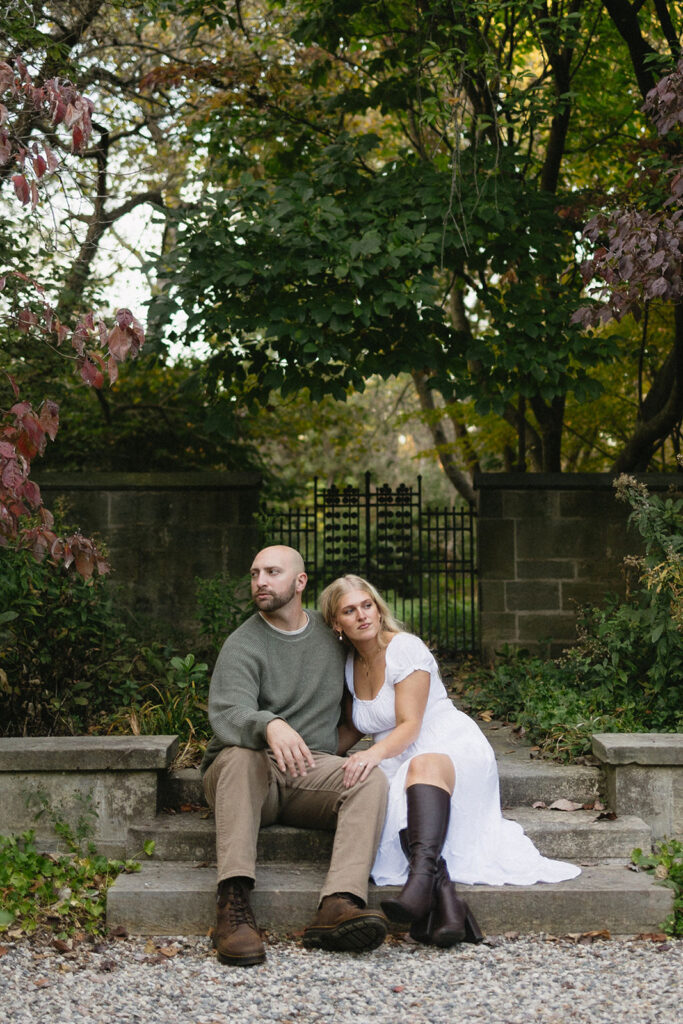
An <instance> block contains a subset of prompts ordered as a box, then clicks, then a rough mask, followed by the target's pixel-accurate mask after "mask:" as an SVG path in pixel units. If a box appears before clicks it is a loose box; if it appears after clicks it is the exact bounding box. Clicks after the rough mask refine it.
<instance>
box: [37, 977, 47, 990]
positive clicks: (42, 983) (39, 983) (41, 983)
mask: <svg viewBox="0 0 683 1024" xmlns="http://www.w3.org/2000/svg"><path fill="white" fill-rule="evenodd" d="M33 984H34V985H35V986H36V988H45V986H46V985H49V984H50V982H49V981H48V980H47V978H36V980H35V981H34V982H33Z"/></svg>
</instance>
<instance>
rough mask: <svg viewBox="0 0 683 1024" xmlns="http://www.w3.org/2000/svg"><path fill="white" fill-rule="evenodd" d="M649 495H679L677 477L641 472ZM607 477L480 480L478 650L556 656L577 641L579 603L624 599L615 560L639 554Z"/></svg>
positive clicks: (490, 476)
mask: <svg viewBox="0 0 683 1024" xmlns="http://www.w3.org/2000/svg"><path fill="white" fill-rule="evenodd" d="M638 479H640V480H642V481H643V482H644V483H645V484H646V485H647V486H648V488H649V489H650V490H651V491H652V492H662V491H665V490H667V489H668V488H670V487H671V486H676V485H677V486H678V488H679V489H681V488H683V481H682V480H681V478H680V477H679V476H677V475H673V474H672V475H671V476H664V475H654V474H648V475H642V476H639V477H638ZM612 481H613V476H611V475H610V474H607V473H604V474H603V473H581V474H563V473H556V474H540V473H528V474H527V473H485V474H480V475H479V476H477V477H476V478H475V487H476V489H477V497H478V509H479V536H478V551H479V615H480V629H481V647H482V652H483V654H484V656H485V657H487V658H493V656H494V655H495V652H496V651H497V650H499V649H500V647H501V645H502V644H508V645H509V646H511V647H523V648H526V649H528V650H530V651H534V652H535V651H539V650H543V651H545V650H548V649H549V650H550V653H551V654H553V655H555V654H557V653H559V652H560V650H562V648H564V647H566V646H567V645H568V644H569V643H571V642H572V641H573V640H574V639H575V637H576V611H577V607H578V606H579V605H583V604H591V603H592V604H599V603H601V602H602V601H603V600H604V599H605V597H606V595H607V594H608V593H615V594H623V592H624V587H625V582H624V577H623V573H622V562H623V559H624V557H625V556H626V555H629V554H639V553H641V552H642V548H643V544H642V539H641V537H640V535H639V533H638V532H637V531H636V530H635V529H633V528H629V527H628V526H627V520H628V517H629V514H630V511H631V510H630V507H629V506H628V505H627V504H625V503H624V502H621V501H617V500H616V498H615V495H614V488H613V485H612Z"/></svg>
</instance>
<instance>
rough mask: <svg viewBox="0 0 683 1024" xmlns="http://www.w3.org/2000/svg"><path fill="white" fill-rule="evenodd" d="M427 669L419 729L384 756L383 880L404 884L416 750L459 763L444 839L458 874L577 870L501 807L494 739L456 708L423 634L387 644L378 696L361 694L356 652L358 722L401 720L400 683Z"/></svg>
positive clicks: (363, 727)
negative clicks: (541, 848) (551, 855)
mask: <svg viewBox="0 0 683 1024" xmlns="http://www.w3.org/2000/svg"><path fill="white" fill-rule="evenodd" d="M418 669H420V670H423V671H425V672H428V673H429V679H430V685H429V696H428V698H427V706H426V708H425V713H424V718H423V721H422V728H421V729H420V734H419V736H418V737H417V739H416V740H415V742H414V743H411V745H410V746H409V747H407V748H406V749H405V750H404V751H403V752H402V753H401V754H397V755H396V757H391V758H387V759H386V760H384V761H382V763H381V765H380V767H381V769H382V770H383V771H384V772H385V774H386V775H387V777H388V778H389V783H390V786H389V803H388V806H387V816H386V820H385V823H384V831H383V832H382V837H381V839H380V844H379V848H378V850H377V856H376V857H375V863H374V865H373V868H372V877H373V879H374V881H375V883H376V884H377V885H400V884H402V883H403V882H405V880H406V879H407V877H408V863H407V861H406V858H405V855H404V854H403V851H402V850H401V844H400V840H399V837H398V834H399V832H400V830H401V829H403V828H405V827H406V797H405V781H406V774H407V772H408V765H409V763H410V759H411V758H412V757H414V756H415V755H416V754H425V753H440V754H447V755H448V756H449V757H450V758H451V760H452V761H453V765H454V767H455V790H454V792H453V796H452V798H451V817H450V824H449V828H448V834H447V836H446V841H445V843H444V846H443V851H442V853H443V856H444V857H445V859H446V863H447V864H448V871H449V874H450V876H451V878H452V879H453V881H455V882H464V883H472V884H474V883H477V882H481V883H485V884H487V885H504V884H506V883H510V884H513V885H531V884H533V883H534V882H560V881H562V880H563V879H566V878H575V877H576V875H578V874H580V871H581V869H580V868H578V867H575V866H574V865H573V864H567V863H565V862H564V861H559V860H549V859H548V858H547V857H542V856H541V854H540V853H539V852H538V850H537V849H536V847H535V846H534V844H533V843H532V842H531V840H530V839H529V838H528V836H526V835H525V834H524V831H523V829H522V827H521V825H518V824H517V822H514V821H508V820H507V819H505V818H503V816H502V814H501V811H500V793H499V788H498V769H497V766H496V759H495V755H494V753H493V749H492V748H491V746H490V744H489V742H488V740H487V739H486V738H485V736H484V734H483V733H482V731H481V729H480V728H479V727H478V725H477V724H476V722H474V721H473V720H472V719H471V718H469V717H468V716H467V715H465V714H463V712H462V711H458V710H457V708H455V707H454V706H453V704H452V702H451V700H450V698H449V697H448V694H447V693H446V689H445V687H444V685H443V683H442V681H441V677H440V675H439V669H438V666H437V664H436V661H435V659H434V657H433V655H432V654H431V652H430V651H429V649H428V648H427V647H426V646H425V644H424V643H423V642H422V640H420V639H419V638H418V637H416V636H413V635H412V634H410V633H397V634H396V635H395V636H393V637H392V638H391V640H390V642H389V645H388V647H387V649H386V676H385V679H384V684H383V686H382V689H381V690H380V691H379V693H378V694H377V696H376V697H375V698H374V700H359V699H358V698H357V697H356V695H355V693H354V689H353V652H351V654H350V655H349V658H348V660H347V662H346V684H347V686H348V688H349V690H350V691H351V693H352V695H353V721H354V724H355V726H356V728H357V729H359V730H360V731H361V732H363V733H365V734H369V735H372V736H373V738H374V740H375V741H378V740H381V739H382V738H383V737H384V736H386V735H387V733H389V732H391V730H392V729H393V728H394V727H395V725H396V714H395V709H394V687H395V685H396V684H397V683H399V682H401V680H402V679H405V678H406V676H409V675H410V673H411V672H415V671H416V670H418Z"/></svg>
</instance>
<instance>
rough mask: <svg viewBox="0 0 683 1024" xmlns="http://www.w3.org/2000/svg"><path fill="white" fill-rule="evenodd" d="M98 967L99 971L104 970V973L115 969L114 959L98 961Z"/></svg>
mask: <svg viewBox="0 0 683 1024" xmlns="http://www.w3.org/2000/svg"><path fill="white" fill-rule="evenodd" d="M99 969H100V970H101V971H104V972H105V973H108V972H109V971H115V970H116V961H115V960H101V961H100V963H99Z"/></svg>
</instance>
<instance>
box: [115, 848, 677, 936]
mask: <svg viewBox="0 0 683 1024" xmlns="http://www.w3.org/2000/svg"><path fill="white" fill-rule="evenodd" d="M323 877H324V870H323V869H321V868H319V867H316V866H313V865H296V866H294V865H277V866H275V865H272V864H262V865H259V867H258V869H257V877H256V886H255V889H254V893H253V895H252V905H253V908H254V912H255V914H256V918H257V921H258V922H259V925H260V926H261V927H262V928H265V929H266V930H267V931H270V932H272V933H277V934H288V933H292V932H298V931H300V930H301V929H302V928H304V927H305V926H306V924H308V923H309V922H310V920H311V918H312V916H313V914H314V912H315V907H316V905H317V901H318V895H319V890H320V886H321V884H322V881H323ZM458 889H459V891H460V892H461V893H462V894H463V895H464V896H465V898H466V899H467V900H468V902H469V903H470V905H471V907H472V910H473V912H474V913H475V915H476V917H477V919H478V921H479V923H480V925H481V927H482V929H483V931H484V932H486V934H488V935H500V934H503V933H505V932H511V931H514V932H518V933H519V934H538V933H539V932H546V933H550V934H553V935H566V934H574V933H583V932H591V931H602V930H605V929H606V930H607V931H609V932H610V934H611V935H613V936H616V935H637V934H640V933H644V932H655V931H659V930H660V927H661V923H662V921H663V920H664V918H665V917H666V916H667V914H669V913H671V908H672V905H673V893H672V891H671V889H667V888H666V887H664V886H660V885H656V884H655V883H654V881H653V879H652V877H651V876H650V875H648V874H646V873H644V872H634V871H629V870H628V869H627V868H625V867H624V866H614V865H609V866H604V865H600V866H594V867H587V868H585V869H584V870H583V872H582V874H581V875H579V877H578V878H575V879H571V880H569V881H566V882H558V883H556V884H553V885H547V884H542V883H541V884H537V885H533V886H516V885H510V886H486V885H472V886H467V885H463V886H459V887H458ZM215 891H216V876H215V871H214V870H213V869H211V868H205V867H195V866H194V865H191V864H187V863H176V864H169V863H163V862H157V863H152V862H148V863H145V864H144V865H143V866H142V868H141V870H140V872H139V873H137V874H122V875H119V877H118V878H117V879H116V882H115V883H114V885H113V886H112V887H111V889H110V890H109V894H108V897H107V925H108V927H109V928H123V929H125V930H126V931H127V932H129V933H130V934H138V935H180V934H183V935H204V934H206V933H207V932H208V931H209V929H210V928H211V927H212V925H213V924H214V922H215ZM398 891H399V890H398V888H397V887H385V888H378V887H376V886H371V887H370V904H371V905H372V906H379V903H380V901H381V900H382V899H384V898H386V896H387V895H389V894H392V893H395V892H398Z"/></svg>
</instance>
